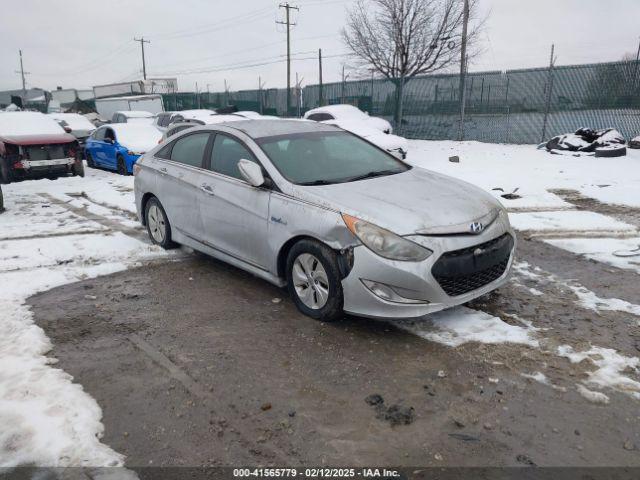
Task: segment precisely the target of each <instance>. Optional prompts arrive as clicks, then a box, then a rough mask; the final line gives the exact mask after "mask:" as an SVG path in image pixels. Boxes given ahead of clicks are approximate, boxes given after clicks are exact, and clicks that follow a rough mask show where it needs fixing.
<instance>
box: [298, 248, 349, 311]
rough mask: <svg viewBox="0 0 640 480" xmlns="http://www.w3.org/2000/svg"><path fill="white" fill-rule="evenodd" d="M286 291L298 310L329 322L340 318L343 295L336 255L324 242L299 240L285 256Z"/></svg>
mask: <svg viewBox="0 0 640 480" xmlns="http://www.w3.org/2000/svg"><path fill="white" fill-rule="evenodd" d="M286 272H287V289H288V290H289V294H290V295H291V298H292V299H293V302H294V303H295V305H296V307H297V308H298V310H300V311H301V312H302V313H304V314H305V315H307V316H309V317H311V318H314V319H316V320H321V321H324V322H332V321H334V320H338V319H339V318H341V317H342V316H343V314H344V313H343V310H342V309H343V305H344V295H343V292H342V283H341V279H342V277H341V275H340V267H339V265H338V256H337V255H336V254H335V252H334V251H333V250H331V249H330V248H329V247H327V246H326V245H324V244H323V243H320V242H317V241H315V240H301V241H299V242H298V243H296V244H295V245H294V246H293V247H292V248H291V250H290V251H289V255H288V256H287V270H286Z"/></svg>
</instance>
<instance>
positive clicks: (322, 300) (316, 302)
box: [291, 253, 329, 310]
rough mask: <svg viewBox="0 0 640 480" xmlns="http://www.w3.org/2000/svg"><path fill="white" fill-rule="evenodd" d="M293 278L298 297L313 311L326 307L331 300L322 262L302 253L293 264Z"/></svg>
mask: <svg viewBox="0 0 640 480" xmlns="http://www.w3.org/2000/svg"><path fill="white" fill-rule="evenodd" d="M291 273H292V274H291V277H292V279H293V286H294V288H295V291H296V295H298V298H299V299H300V301H302V303H304V304H305V305H306V306H307V307H309V308H311V309H313V310H319V309H321V308H322V307H324V306H325V305H326V303H327V300H328V299H329V279H328V277H327V272H326V271H325V269H324V267H323V266H322V263H321V262H320V260H318V259H317V258H316V257H315V256H313V255H311V254H310V253H302V254H300V255H298V257H297V258H296V259H295V261H294V262H293V267H292V272H291Z"/></svg>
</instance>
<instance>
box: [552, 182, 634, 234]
mask: <svg viewBox="0 0 640 480" xmlns="http://www.w3.org/2000/svg"><path fill="white" fill-rule="evenodd" d="M548 191H549V192H550V193H553V194H554V195H557V196H559V197H560V198H562V199H563V200H564V201H565V202H568V203H570V204H572V205H574V206H575V207H576V208H577V209H578V210H586V211H591V212H596V213H600V214H602V215H608V216H610V217H614V218H616V219H618V220H621V221H623V222H626V223H629V224H631V225H634V226H635V227H637V228H640V208H637V207H630V206H628V205H618V204H611V203H603V202H601V201H600V200H597V199H595V198H593V197H587V196H585V195H583V194H582V193H581V192H579V191H578V190H570V189H551V190H548Z"/></svg>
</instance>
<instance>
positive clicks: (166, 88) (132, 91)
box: [93, 78, 178, 98]
mask: <svg viewBox="0 0 640 480" xmlns="http://www.w3.org/2000/svg"><path fill="white" fill-rule="evenodd" d="M176 91H178V80H177V79H175V78H149V79H146V80H134V81H132V82H120V83H110V84H107V85H96V86H94V87H93V95H94V96H95V98H107V97H119V96H123V95H127V96H131V95H153V94H156V93H158V94H159V93H174V92H176Z"/></svg>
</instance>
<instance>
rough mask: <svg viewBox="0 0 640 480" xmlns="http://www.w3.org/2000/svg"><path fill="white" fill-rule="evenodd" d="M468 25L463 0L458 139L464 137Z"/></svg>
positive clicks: (467, 6)
mask: <svg viewBox="0 0 640 480" xmlns="http://www.w3.org/2000/svg"><path fill="white" fill-rule="evenodd" d="M468 25H469V0H464V6H463V11H462V43H461V44H460V85H459V87H458V99H459V100H460V123H459V124H458V140H460V141H462V140H463V139H464V107H465V101H466V98H465V88H464V83H465V80H466V78H465V77H466V74H467V27H468Z"/></svg>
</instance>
